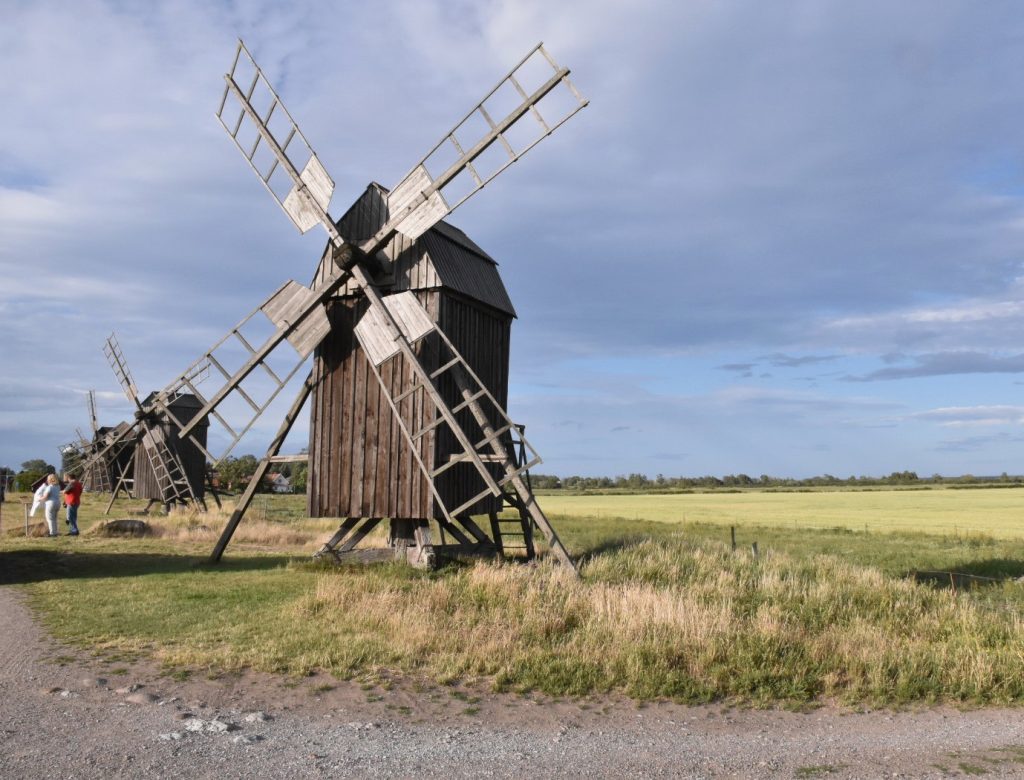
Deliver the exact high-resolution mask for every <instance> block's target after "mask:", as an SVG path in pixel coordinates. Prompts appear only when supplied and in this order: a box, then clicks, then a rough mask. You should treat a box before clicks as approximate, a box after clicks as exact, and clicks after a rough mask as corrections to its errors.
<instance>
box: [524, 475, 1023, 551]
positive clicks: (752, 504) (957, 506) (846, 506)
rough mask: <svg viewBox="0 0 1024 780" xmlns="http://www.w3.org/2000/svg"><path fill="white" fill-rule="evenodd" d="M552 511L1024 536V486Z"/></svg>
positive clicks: (696, 496) (554, 500)
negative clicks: (1023, 487)
mask: <svg viewBox="0 0 1024 780" xmlns="http://www.w3.org/2000/svg"><path fill="white" fill-rule="evenodd" d="M540 503H541V506H542V507H543V508H544V511H545V512H547V513H548V514H550V515H554V516H564V517H598V518H616V517H621V518H626V519H629V520H637V519H643V520H656V521H659V522H668V523H715V524H720V525H735V526H740V527H744V526H772V527H793V528H848V529H850V530H854V531H863V530H865V529H867V530H868V531H884V532H888V531H911V532H923V533H933V534H972V533H981V534H986V535H988V536H994V537H997V538H1001V539H1024V489H1022V488H1005V489H997V488H990V489H975V490H956V489H949V488H938V489H927V490H906V489H903V490H899V489H897V490H856V491H847V490H815V491H807V492H770V491H757V490H746V491H742V492H735V493H731V492H714V491H712V492H707V493H682V494H678V493H677V494H641V495H563V494H559V493H557V492H551V493H547V494H546V495H543V496H542V497H541V498H540Z"/></svg>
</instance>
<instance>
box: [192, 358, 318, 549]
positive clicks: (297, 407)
mask: <svg viewBox="0 0 1024 780" xmlns="http://www.w3.org/2000/svg"><path fill="white" fill-rule="evenodd" d="M312 390H313V372H312V371H310V372H309V374H308V375H307V376H306V380H305V381H304V382H303V383H302V387H301V389H300V390H299V393H298V395H297V396H295V401H294V402H293V403H292V406H291V408H290V409H289V410H288V413H287V414H286V415H285V417H284V421H283V422H282V423H281V427H280V428H278V429H277V434H276V435H275V436H274V439H273V441H271V442H270V446H269V447H267V453H266V455H264V456H263V460H261V461H260V462H259V463H258V464H257V466H256V472H255V473H254V474H253V475H252V479H250V480H249V484H248V485H247V486H246V488H245V491H244V492H243V493H242V497H241V498H240V499H239V500H238V506H237V507H235V511H234V512H232V513H231V517H230V518H229V519H228V522H227V525H225V526H224V530H223V531H222V532H221V535H220V539H218V540H217V544H216V546H215V547H214V548H213V552H212V553H211V554H210V563H219V562H220V559H221V557H222V556H223V555H224V550H225V548H226V547H227V546H228V543H229V542H230V541H231V537H232V536H234V535H235V529H236V528H238V524H239V523H240V522H242V516H243V515H245V510H247V509H248V508H249V504H251V503H252V499H253V496H254V495H256V488H258V487H259V484H260V481H261V480H262V479H263V477H264V476H265V475H266V473H267V470H268V469H269V468H270V464H271V462H272V460H271V459H272V458H273V457H274V456H275V455H277V453H278V452H279V451H280V450H281V446H282V445H283V444H284V440H285V439H286V438H288V434H289V432H291V429H292V425H294V424H295V419H296V418H297V417H298V416H299V412H301V411H302V407H303V405H304V404H305V403H306V399H307V398H309V394H310V393H311V392H312Z"/></svg>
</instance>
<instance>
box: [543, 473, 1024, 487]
mask: <svg viewBox="0 0 1024 780" xmlns="http://www.w3.org/2000/svg"><path fill="white" fill-rule="evenodd" d="M530 483H531V485H532V486H533V487H535V488H538V489H543V490H692V489H695V488H755V487H761V488H774V487H788V488H804V487H806V488H811V487H840V486H863V487H875V486H885V485H945V484H950V485H971V484H978V483H986V484H991V483H999V484H1010V485H1020V484H1024V476H1021V475H1016V476H1013V475H1010V474H1007V473H1006V472H1005V471H1004V472H1003V473H1002V474H1000V475H998V476H976V475H974V474H962V475H960V476H943V475H942V474H932V475H931V476H930V477H920V476H918V474H917V472H915V471H893V472H892V473H891V474H888V475H887V476H882V477H874V476H863V475H862V476H849V477H845V478H844V477H837V476H834V475H832V474H822V475H820V476H815V477H805V478H802V479H798V478H794V477H773V476H770V475H768V474H761V475H760V476H757V477H751V476H749V475H747V474H726V475H725V476H722V477H716V476H712V475H706V476H701V477H666V476H665V475H664V474H658V475H657V476H655V477H654V478H651V477H648V476H647V475H646V474H640V473H633V474H628V475H622V474H620V475H618V476H615V477H581V476H570V477H558V476H554V475H550V474H531V475H530Z"/></svg>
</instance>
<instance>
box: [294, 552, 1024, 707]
mask: <svg viewBox="0 0 1024 780" xmlns="http://www.w3.org/2000/svg"><path fill="white" fill-rule="evenodd" d="M583 575H584V576H583V578H582V579H581V580H575V579H573V578H571V577H570V576H568V575H567V574H566V572H565V571H563V570H561V569H557V568H551V567H540V568H539V569H537V570H534V569H530V568H525V567H516V566H498V565H491V564H480V565H477V566H474V567H472V568H469V569H467V570H464V571H462V572H459V573H454V574H450V575H449V576H446V577H443V578H435V579H425V578H415V579H397V578H394V577H392V578H381V577H379V576H353V574H352V573H351V572H348V571H346V572H344V573H333V572H332V573H328V574H324V575H322V576H321V577H320V579H319V581H318V583H317V587H316V591H315V593H313V594H311V595H310V596H308V597H306V598H304V599H302V600H301V601H300V603H299V604H298V609H299V610H300V611H301V613H302V615H303V617H304V618H306V619H307V620H308V621H311V622H312V623H313V624H314V625H315V630H316V631H317V632H323V637H322V639H323V641H319V642H317V648H318V652H319V653H321V655H319V657H317V656H315V655H314V656H310V657H308V658H306V659H303V660H304V661H305V662H308V663H309V665H310V666H318V667H322V668H328V669H334V670H336V671H342V672H353V671H356V670H358V669H360V668H363V667H365V665H366V663H367V660H368V659H372V662H373V663H376V664H379V665H380V666H382V667H396V666H397V667H398V668H403V669H407V670H417V671H423V672H426V673H427V674H429V675H431V676H434V677H437V678H441V679H453V678H462V677H466V676H486V677H490V678H493V679H494V680H495V681H496V684H497V686H498V687H502V688H504V687H514V688H539V689H542V690H546V691H548V692H550V693H559V694H560V693H571V694H584V693H589V692H592V691H594V690H611V689H622V690H625V691H626V692H627V693H629V694H630V695H633V696H639V697H652V696H672V697H678V698H681V699H685V700H688V701H699V700H707V699H712V698H717V697H720V696H723V695H724V696H733V697H738V698H741V699H746V700H754V701H758V700H763V701H770V700H776V699H780V698H781V699H790V700H807V699H811V698H816V697H821V696H825V697H837V698H840V699H847V700H877V701H904V700H921V699H925V700H928V699H963V700H975V701H992V700H995V701H1014V700H1018V701H1019V700H1020V699H1021V697H1022V695H1024V676H1022V675H1021V674H1020V669H1021V667H1022V662H1024V623H1022V621H1021V617H1020V615H1019V614H1007V613H1004V612H995V611H992V610H991V609H988V608H986V607H983V606H981V605H979V604H977V603H973V602H971V601H970V600H968V599H966V598H964V597H962V596H958V595H957V594H955V593H952V592H950V591H936V590H932V589H929V588H927V587H924V586H921V585H918V584H915V583H913V582H911V581H908V580H900V579H894V578H891V577H886V576H883V575H882V574H880V573H879V572H877V571H875V570H872V569H865V568H862V567H856V566H851V565H848V564H845V563H843V562H842V561H840V560H838V559H835V558H831V557H826V556H821V557H818V558H815V559H813V560H810V561H803V562H799V561H796V560H794V559H792V558H789V557H787V556H785V555H769V556H767V557H764V558H762V559H759V560H752V559H751V558H750V557H749V556H747V555H735V554H732V553H730V552H729V551H728V549H727V548H726V547H724V546H721V547H719V546H711V547H709V546H703V547H698V546H694V545H692V544H690V543H688V542H686V541H685V540H683V539H681V538H680V539H676V540H674V541H673V542H672V543H669V544H665V543H654V542H645V543H641V544H638V545H636V546H635V547H633V548H631V549H629V550H626V551H622V552H619V553H615V554H609V555H603V556H600V557H598V558H597V559H595V560H593V561H592V562H591V563H590V564H589V565H587V566H586V567H585V568H584V571H583ZM332 640H333V641H332Z"/></svg>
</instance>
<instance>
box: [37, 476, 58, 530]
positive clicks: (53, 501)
mask: <svg viewBox="0 0 1024 780" xmlns="http://www.w3.org/2000/svg"><path fill="white" fill-rule="evenodd" d="M43 489H45V493H43V495H41V496H40V500H41V501H42V503H43V507H44V511H45V512H46V525H47V527H48V528H49V529H50V536H60V534H58V533H57V510H58V509H60V485H59V484H57V475H56V474H51V475H50V476H48V477H47V478H46V484H45V485H42V486H41V487H40V490H43Z"/></svg>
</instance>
